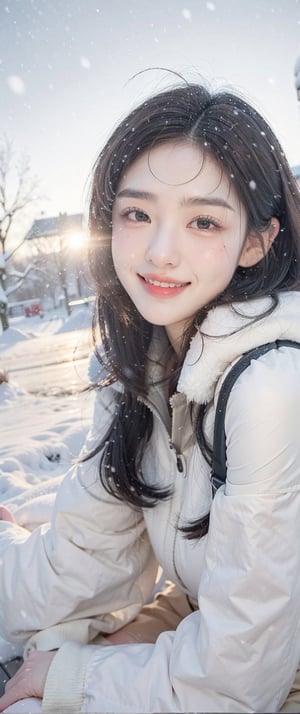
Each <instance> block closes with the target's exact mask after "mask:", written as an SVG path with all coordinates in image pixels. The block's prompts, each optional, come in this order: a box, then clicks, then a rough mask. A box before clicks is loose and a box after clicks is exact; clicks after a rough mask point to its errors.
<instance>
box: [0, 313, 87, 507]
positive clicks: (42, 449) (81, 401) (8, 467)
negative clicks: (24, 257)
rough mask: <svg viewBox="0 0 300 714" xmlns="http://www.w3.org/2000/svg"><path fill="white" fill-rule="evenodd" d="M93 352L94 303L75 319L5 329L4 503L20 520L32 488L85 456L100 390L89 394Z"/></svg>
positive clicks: (0, 491) (0, 387)
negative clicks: (82, 450) (84, 446)
mask: <svg viewBox="0 0 300 714" xmlns="http://www.w3.org/2000/svg"><path fill="white" fill-rule="evenodd" d="M90 353H91V341H90V312H89V310H86V309H84V310H80V311H78V312H77V313H74V314H72V315H71V316H70V317H69V318H68V319H65V318H64V317H63V316H62V315H58V316H57V315H56V316H52V319H51V320H49V319H46V318H44V319H43V320H41V319H40V318H39V317H37V318H26V319H24V318H15V319H13V320H12V321H11V324H10V328H9V329H8V330H7V331H6V332H4V333H3V334H2V335H0V370H1V369H2V370H4V371H6V372H8V378H9V381H8V382H3V383H2V384H0V409H1V444H0V502H2V503H4V504H6V505H8V506H9V507H11V509H12V510H13V511H14V513H15V516H16V518H17V519H19V514H20V508H21V511H22V504H23V502H24V501H25V500H27V498H29V496H30V493H31V490H32V489H33V493H39V492H40V491H42V492H45V486H46V484H47V482H48V481H49V479H50V481H51V482H53V479H55V480H57V479H58V478H59V477H60V476H61V475H62V474H64V473H65V472H66V471H67V469H68V468H69V467H70V466H71V465H72V462H73V461H74V459H75V458H76V457H77V456H78V453H79V451H80V448H81V446H82V444H83V442H84V439H85V436H86V433H87V430H88V428H89V425H90V423H91V419H92V409H93V399H94V395H93V393H91V392H88V393H83V392H82V389H83V387H85V386H86V385H87V384H88V371H87V367H88V363H89V356H90ZM78 364H80V373H79V368H78ZM62 366H64V367H65V370H64V371H63V372H62V373H61V372H60V370H61V367H62ZM37 375H38V376H37ZM55 375H56V377H55ZM74 375H75V377H77V381H76V379H75V377H74ZM55 380H56V381H55ZM30 384H33V385H34V388H33V389H32V388H30V387H29V388H28V385H30ZM80 390H81V391H80ZM29 492H30V493H29Z"/></svg>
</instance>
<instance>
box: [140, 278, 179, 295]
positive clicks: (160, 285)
mask: <svg viewBox="0 0 300 714" xmlns="http://www.w3.org/2000/svg"><path fill="white" fill-rule="evenodd" d="M139 278H140V280H141V281H142V283H143V285H144V287H145V289H146V290H147V292H148V293H150V294H151V295H156V296H157V297H172V296H175V295H178V293H180V292H182V291H183V290H184V289H185V288H186V287H187V286H188V285H189V284H190V283H179V282H178V281H174V280H171V279H170V280H169V279H168V278H165V279H164V280H158V279H157V277H154V276H153V277H152V276H150V275H147V276H146V275H145V276H143V275H139Z"/></svg>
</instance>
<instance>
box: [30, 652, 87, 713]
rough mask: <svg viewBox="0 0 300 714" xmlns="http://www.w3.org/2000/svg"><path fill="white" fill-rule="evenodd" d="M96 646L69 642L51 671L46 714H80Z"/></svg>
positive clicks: (47, 687)
mask: <svg viewBox="0 0 300 714" xmlns="http://www.w3.org/2000/svg"><path fill="white" fill-rule="evenodd" d="M93 650H94V647H93V646H92V645H81V644H80V643H78V642H66V643H65V644H64V645H62V647H61V648H60V649H59V650H58V652H57V654H56V655H55V657H54V658H53V660H52V663H51V666H50V668H49V672H48V676H47V680H46V685H45V690H44V697H43V706H42V712H43V713H44V714H54V712H57V713H59V714H80V712H81V711H82V703H83V687H84V679H85V672H86V667H87V663H88V661H89V659H90V657H91V656H92V654H93Z"/></svg>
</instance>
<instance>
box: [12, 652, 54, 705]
mask: <svg viewBox="0 0 300 714" xmlns="http://www.w3.org/2000/svg"><path fill="white" fill-rule="evenodd" d="M55 655H56V651H53V652H31V654H30V655H29V657H28V658H27V659H26V660H25V662H24V663H23V664H22V667H20V669H18V671H17V672H16V674H15V675H14V676H13V677H12V678H11V679H10V680H9V681H8V682H7V684H6V686H5V694H3V697H0V712H2V711H3V710H4V709H7V707H9V706H10V705H11V704H14V703H15V702H18V701H19V700H20V699H28V698H29V697H37V698H38V699H43V695H44V688H45V682H46V679H47V674H48V670H49V667H50V664H51V662H52V660H53V657H55Z"/></svg>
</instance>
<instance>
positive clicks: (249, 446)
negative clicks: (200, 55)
mask: <svg viewBox="0 0 300 714" xmlns="http://www.w3.org/2000/svg"><path fill="white" fill-rule="evenodd" d="M90 233H91V246H90V252H91V269H92V273H93V276H94V279H95V284H96V289H97V310H96V318H95V329H96V326H97V325H96V323H98V327H99V329H100V337H101V345H102V347H101V350H102V351H101V354H100V356H99V360H100V365H99V378H98V385H97V386H98V390H97V397H96V406H95V416H94V422H93V427H92V430H91V433H90V435H89V438H88V441H87V444H86V447H85V450H84V454H83V457H82V460H81V463H80V464H79V465H77V466H76V468H75V469H74V470H73V471H72V472H71V473H70V474H68V475H67V476H66V477H65V479H64V480H63V482H62V484H61V486H60V488H59V491H58V494H57V498H56V502H55V506H54V511H53V517H52V521H51V523H49V524H47V525H45V526H43V527H41V528H40V529H35V530H34V531H33V532H32V533H29V532H28V531H26V530H25V529H24V528H23V527H20V526H18V525H17V524H16V523H12V522H11V521H9V514H8V513H5V511H3V517H4V520H3V521H2V522H1V524H0V558H1V568H0V578H1V585H0V602H1V608H0V611H1V613H0V624H1V634H3V636H4V637H5V638H6V639H10V640H12V641H15V642H23V643H24V644H25V643H26V647H25V657H26V659H25V663H24V665H23V666H22V667H21V669H20V670H19V671H18V673H17V674H16V675H15V676H14V677H13V678H12V679H11V680H10V682H9V684H8V685H7V687H6V693H5V695H4V696H3V698H2V699H0V705H1V706H0V708H1V710H2V711H3V710H5V711H11V712H12V711H18V712H19V711H35V709H34V707H36V711H41V706H42V707H43V709H42V711H43V712H56V711H57V712H60V713H63V712H70V711H72V713H75V712H131V713H134V712H186V711H189V712H203V711H205V712H217V711H218V712H262V711H264V712H275V711H276V712H277V711H280V710H281V711H285V712H288V711H290V712H291V711H294V712H296V711H299V702H300V699H299V692H298V690H299V689H300V686H299V681H298V684H297V670H298V667H299V661H300V634H299V620H300V546H299V542H300V538H299V536H300V525H299V524H300V439H299V427H298V423H299V417H298V414H299V404H300V351H299V350H298V349H295V348H293V347H287V346H285V347H283V346H280V347H279V348H278V349H274V350H271V351H270V352H268V353H267V354H265V355H264V356H263V357H260V359H258V360H255V361H253V362H252V363H251V365H250V366H249V367H248V369H246V371H245V372H243V374H242V375H241V376H240V378H239V379H238V381H237V382H236V384H235V386H234V387H233V389H232V392H231V393H230V397H229V402H228V407H227V411H226V420H225V428H226V444H227V480H226V484H225V487H224V486H223V487H221V488H220V489H219V490H218V491H217V493H216V495H215V496H214V498H213V494H212V487H211V481H210V464H211V454H212V447H213V444H212V440H213V424H214V416H215V405H216V399H217V395H218V393H219V390H220V386H221V384H222V383H223V380H224V376H225V374H226V373H227V372H228V370H229V369H230V368H231V366H232V364H233V363H234V362H235V361H236V360H237V359H238V358H239V357H240V355H241V354H243V353H244V352H246V351H247V350H249V349H251V348H253V347H256V346H258V345H262V344H265V343H268V342H270V341H273V340H279V339H281V338H283V339H289V340H295V341H297V342H300V294H299V287H300V262H299V260H300V194H299V191H298V187H297V185H296V183H295V181H294V179H293V176H292V173H291V170H290V168H289V166H288V164H287V161H286V158H285V156H284V153H283V151H282V149H281V147H280V145H279V143H278V141H277V139H276V137H275V136H274V134H273V132H272V131H271V129H270V127H269V126H268V125H267V124H266V122H265V121H264V120H263V118H262V117H261V116H260V115H259V114H258V113H257V112H256V111H255V109H253V108H252V107H251V106H249V104H247V103H246V102H245V101H244V100H243V99H241V98H239V97H238V96H235V95H234V94H231V93H227V92H218V93H216V94H210V93H209V91H208V90H207V89H206V88H204V87H202V86H199V85H197V84H185V85H183V86H178V87H176V88H173V89H170V90H169V91H165V92H162V93H160V94H157V95H156V96H153V97H151V98H150V99H148V100H147V101H145V102H143V104H141V105H140V106H139V107H137V108H136V109H134V110H133V111H132V112H131V113H130V114H129V116H128V117H127V118H126V119H124V121H122V123H121V124H120V125H119V126H118V127H117V128H116V129H115V131H114V133H113V134H112V136H111V138H110V139H109V141H108V142H107V144H106V146H105V148H104V149H103V151H102V152H101V154H100V156H99V159H98V161H97V164H96V167H95V171H94V178H93V185H92V191H91V202H90ZM97 341H98V336H97V334H95V343H97ZM158 564H160V565H161V566H162V568H163V571H164V574H165V576H166V578H169V579H170V580H171V581H172V583H173V585H171V586H170V587H169V590H168V591H167V592H165V593H164V594H163V595H161V596H159V597H158V598H157V599H156V600H155V601H154V602H153V603H151V604H150V605H147V606H146V607H143V606H144V605H145V603H146V602H147V601H148V600H149V597H150V596H151V592H152V590H153V587H154V583H155V578H156V574H157V567H158ZM91 643H92V644H91ZM297 692H298V693H297ZM41 699H43V704H42V705H41V702H40V700H41ZM20 700H23V701H22V702H20ZM14 702H18V703H17V704H15V707H14V706H12V707H10V705H12V704H13V703H14Z"/></svg>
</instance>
